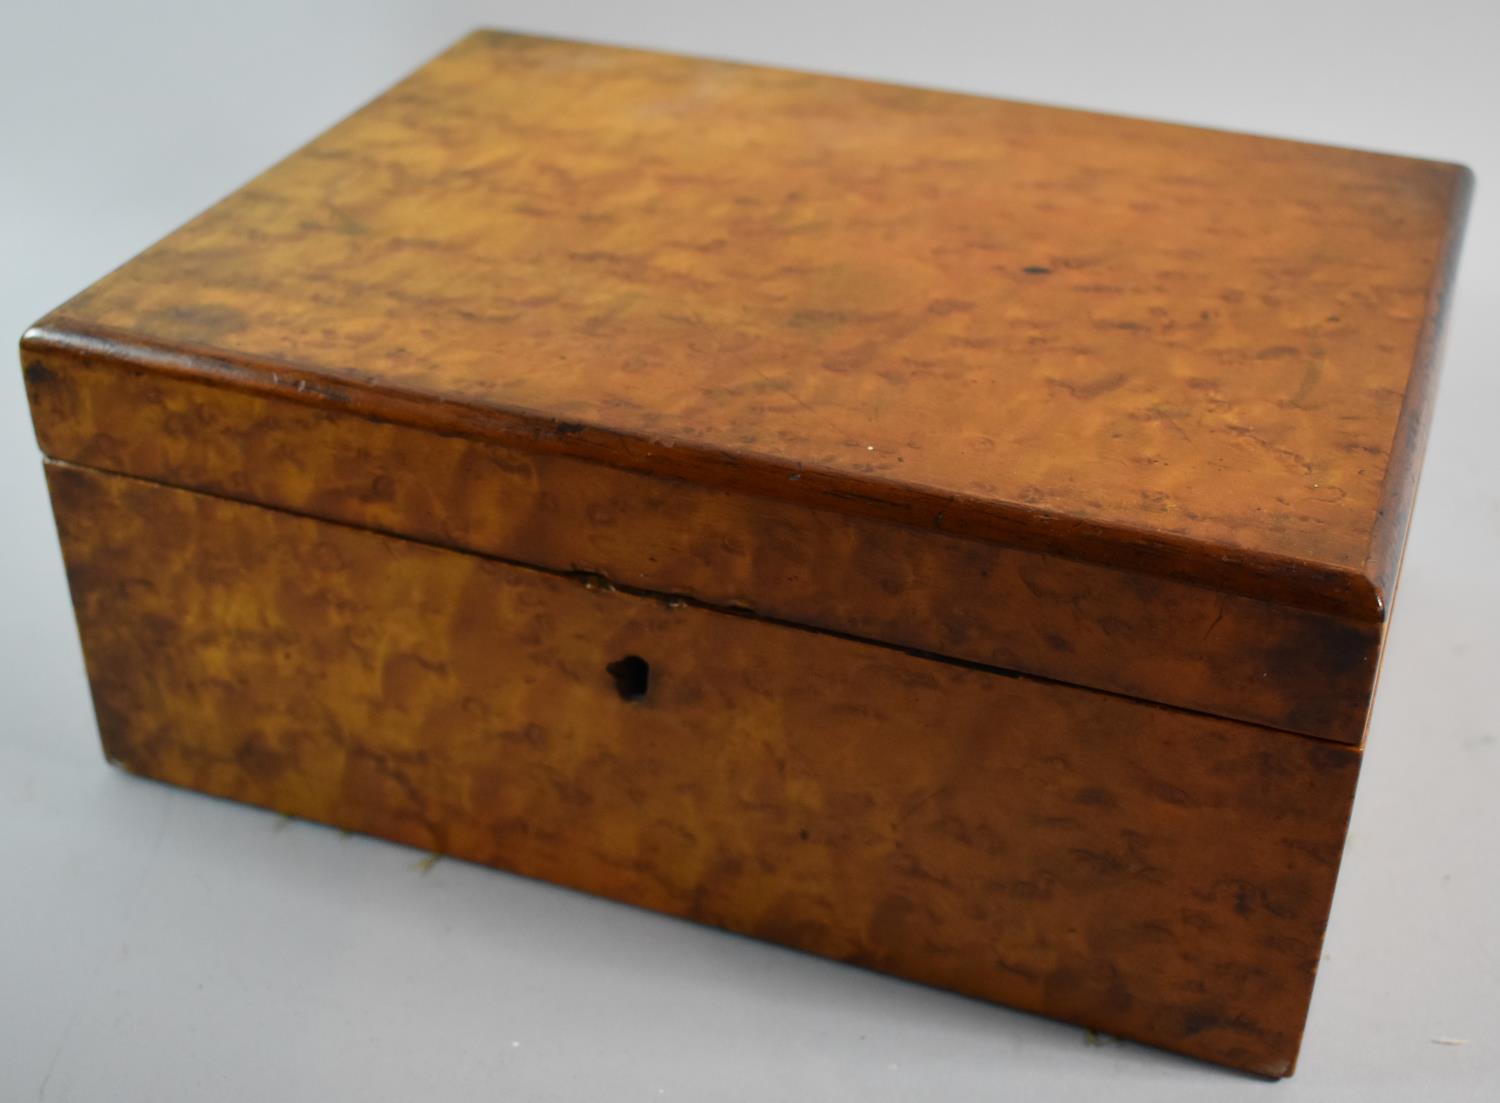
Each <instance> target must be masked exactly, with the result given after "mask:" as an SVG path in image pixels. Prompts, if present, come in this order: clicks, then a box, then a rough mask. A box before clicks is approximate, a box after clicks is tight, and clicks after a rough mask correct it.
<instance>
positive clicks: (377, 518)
mask: <svg viewBox="0 0 1500 1103" xmlns="http://www.w3.org/2000/svg"><path fill="white" fill-rule="evenodd" d="M81 352H83V353H84V354H83V355H80V353H81ZM102 359H103V358H99V357H90V356H89V355H87V354H86V352H84V350H79V349H76V348H69V349H50V350H47V351H45V352H43V351H41V350H37V349H32V350H31V352H30V362H31V366H30V368H29V369H28V372H27V384H28V388H29V390H30V394H31V402H32V407H33V409H34V410H35V411H36V420H37V424H38V426H39V429H40V435H41V443H42V447H43V449H44V450H45V451H46V452H47V454H48V455H51V456H56V457H59V458H62V459H67V460H71V461H74V462H77V463H82V464H87V465H89V466H91V467H96V468H101V469H104V470H109V471H118V472H125V473H130V474H136V475H141V476H144V477H146V478H150V479H155V480H158V481H161V482H165V483H169V484H172V485H176V486H185V487H190V488H194V489H199V490H205V491H209V492H212V493H214V494H219V495H224V496H227V497H232V498H236V499H241V500H244V501H251V502H259V503H262V504H266V505H272V506H276V507H279V508H283V509H290V510H295V511H296V512H299V513H304V514H309V515H312V516H317V517H323V518H328V519H331V520H336V521H342V522H346V523H350V524H357V525H360V526H363V527H366V528H372V529H378V530H381V531H384V532H390V533H401V534H406V535H410V536H414V537H418V538H420V539H422V540H425V541H429V542H435V543H440V544H444V545H446V546H449V547H455V548H462V549H467V550H471V551H477V552H481V553H484V554H487V555H492V556H501V557H504V558H507V559H512V560H519V561H522V562H526V563H532V564H537V565H540V566H543V567H549V568H553V569H557V570H584V571H590V572H594V573H597V574H601V575H603V576H605V577H607V578H609V579H611V580H613V581H614V582H616V583H619V584H622V585H628V586H632V587H638V588H641V589H647V590H653V591H657V592H661V593H676V594H685V595H689V596H691V597H694V598H697V599H699V600H700V601H704V602H708V603H711V604H715V605H721V606H732V607H735V608H741V609H752V610H754V611H756V612H757V613H759V614H761V615H763V616H766V617H773V618H776V619H779V620H785V621H793V622H796V623H799V624H806V625H811V626H815V627H819V628H823V629H826V630H830V631H836V632H843V633H849V634H853V635H857V636H861V637H866V638H869V639H873V640H877V641H882V642H886V643H893V644H898V645H901V646H904V647H909V648H915V649H919V650H923V651H929V652H934V653H937V654H941V655H947V656H952V657H955V658H959V659H965V660H968V661H970V662H976V663H983V664H986V665H989V666H998V667H1003V668H1005V669H1008V670H1019V671H1026V672H1029V673H1032V674H1037V675H1041V676H1045V677H1048V678H1055V679H1058V680H1061V681H1066V682H1071V683H1076V684H1081V685H1085V686H1091V687H1095V688H1099V689H1107V690H1111V691H1114V692H1117V693H1121V694H1126V695H1129V696H1131V697H1139V698H1143V699H1146V700H1150V701H1159V702H1163V703H1166V704H1171V705H1177V706H1181V707H1185V708H1190V709H1195V710H1198V711H1203V712H1209V713H1213V714H1214V715H1218V716H1227V717H1232V718H1236V719H1242V720H1248V721H1252V722H1255V723H1259V724H1264V725H1269V726H1272V727H1277V728H1282V729H1285V730H1289V731H1295V732H1301V733H1303V734H1308V735H1314V736H1318V737H1320V738H1326V739H1335V740H1339V741H1341V742H1349V743H1357V742H1358V741H1359V740H1360V739H1361V738H1362V736H1363V733H1364V728H1365V720H1366V716H1367V715H1368V707H1369V701H1370V694H1371V690H1372V686H1373V681H1374V675H1375V670H1376V658H1377V656H1378V653H1379V648H1380V644H1381V639H1382V633H1381V630H1380V626H1379V625H1376V624H1367V623H1362V622H1355V621H1350V620H1347V619H1344V618H1339V617H1334V616H1331V615H1328V614H1324V613H1315V612H1311V611H1307V610H1301V609H1295V608H1289V607H1286V606H1279V605H1274V604H1271V603H1269V602H1263V601H1257V600H1255V599H1252V598H1245V597H1239V596H1235V595H1231V594H1225V593H1221V592H1216V591H1213V590H1209V589H1207V588H1204V587H1200V586H1193V585H1189V584H1186V583H1182V582H1178V581H1176V580H1173V579H1169V578H1164V577H1161V576H1158V575H1151V574H1141V573H1138V572H1127V571H1121V570H1117V569H1114V568H1109V567H1104V566H1100V565H1098V564H1093V563H1086V562H1081V561H1078V560H1069V559H1062V558H1058V557H1056V556H1048V555H1044V554H1042V553H1039V552H1034V551H1026V550H1022V549H1018V548H1007V547H1003V546H997V545H994V544H990V543H986V542H983V541H976V540H964V539H959V538H956V537H951V536H947V535H945V534H943V533H937V532H932V531H931V530H923V529H917V528H913V527H910V526H906V525H896V524H892V523H889V522H882V521H876V520H871V519H868V518H864V517H859V516H855V515H850V514H845V513H838V512H834V511H830V510H814V509H808V508H804V507H801V506H798V505H795V504H793V503H790V502H786V501H784V500H779V499H775V498H766V497H759V496H754V495H746V494H737V493H733V492H729V491H724V490H716V489H713V488H708V487H701V486H696V485H694V484H691V483H686V482H682V481H680V480H665V479H660V478H656V477H652V476H647V475H641V474H638V473H635V472H630V471H624V470H620V469H618V468H609V467H605V466H602V465H600V464H595V463H589V462H584V461H580V460H576V459H573V458H571V457H567V456H559V455H551V454H539V453H529V452H523V451H520V450H517V449H515V448H508V447H505V446H503V445H497V444H488V443H483V442H479V441H474V440H471V439H467V438H460V437H449V436H435V435H433V434H431V433H427V432H422V431H420V430H417V429H413V428H409V427H406V426H401V425H396V424H391V423H373V422H370V421H368V420H366V419H363V418H359V417H355V416H353V415H350V414H347V413H345V412H343V411H340V410H336V409H333V410H318V409H313V408H310V407H307V406H303V405H299V404H292V403H287V402H283V401H278V400H276V399H273V398H269V397H265V396H261V395H255V394H249V393H246V392H243V391H239V390H236V389H233V388H225V387H219V386H213V385H209V384H205V383H201V382H193V381H189V380H184V379H179V378H173V377H166V376H162V375H161V374H159V373H156V372H153V371H150V370H135V371H121V370H119V369H118V367H116V366H114V365H112V364H109V363H107V362H104V363H101V360H102Z"/></svg>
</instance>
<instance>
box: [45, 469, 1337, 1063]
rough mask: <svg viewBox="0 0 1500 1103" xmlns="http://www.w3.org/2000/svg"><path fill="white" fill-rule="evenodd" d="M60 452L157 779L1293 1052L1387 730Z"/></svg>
mask: <svg viewBox="0 0 1500 1103" xmlns="http://www.w3.org/2000/svg"><path fill="white" fill-rule="evenodd" d="M48 469H49V478H50V483H51V487H52V493H53V498H54V505H55V508H56V513H57V518H58V524H59V530H60V533H61V537H62V544H63V549H64V554H65V557H66V560H67V565H68V572H69V579H70V583H71V585H72V588H73V596H74V602H75V606H76V609H77V613H78V619H79V624H80V627H81V632H82V637H83V642H84V650H85V655H86V659H87V662H88V667H89V673H90V678H91V681H92V684H93V691H94V697H95V705H96V710H97V713H98V718H99V724H100V728H101V732H102V735H103V739H104V744H105V749H106V752H107V754H108V755H109V757H110V758H111V759H112V760H114V761H116V762H117V763H119V764H120V765H122V766H124V767H125V768H127V769H129V770H132V771H135V772H137V773H141V774H144V775H148V776H151V777H155V778H160V779H162V780H165V781H169V782H173V783H176V784H179V785H185V786H188V787H191V788H194V789H199V790H202V791H205V792H209V793H214V794H217V795H220V796H225V797H230V798H233V799H236V800H242V801H248V802H251V803H254V804H259V805H263V806H266V807H268V808H273V809H277V810H279V811H282V812H286V813H291V814H294V815H299V816H304V817H307V818H310V819H315V820H320V821H323V822H326V823H331V824H336V825H338V826H341V827H345V828H349V829H352V830H358V831H364V832H369V833H371V834H375V835H380V836H384V837H386V838H390V839H394V840H398V841H400V842H404V843H408V844H411V845H413V846H419V847H422V848H425V849H430V850H434V851H441V852H443V853H446V854H451V855H455V856H458V857H461V858H467V859H471V860H474V861H478V862H483V863H486V864H490V865H494V866H498V867H501V868H504V869H509V870H514V871H516V872H519V873H523V874H526V875H529V876H533V877H539V878H544V879H546V880H549V881H554V882H557V883H560V884H564V885H569V886H572V887H575V888H579V889H583V890H586V891H589V892H594V893H599V894H602V895H605V896H609V897H612V898H615V899H618V900H623V901H628V902H630V903H633V904H638V905H642V906H645V907H649V908H655V909H658V910H660V911H663V912H667V913H670V914H673V915H679V916H685V917H689V918H692V919H696V920H701V921H703V922H707V923H713V924H717V925H721V926H724V927H728V928H731V929H733V930H737V931H741V932H744V933H747V934H751V935H755V936H758V937H762V938H766V939H770V940H773V941H777V942H781V943H785V944H787V945H791V946H795V947H798V948H801V949H804V950H810V951H812V952H815V953H819V954H824V955H827V956H830V957H834V958H838V959H841V960H846V961H850V962H855V963H858V964H861V965H866V966H870V967H873V968H877V969H881V970H884V971H888V972H891V973H894V974H898V975H901V976H905V977H910V978H912V979H915V980H919V981H924V982H928V983H932V984H936V985H941V986H944V987H947V988H952V989H955V990H957V991H960V992H964V993H967V994H970V995H975V996H979V997H983V998H986V999H992V1000H996V1001H999V1002H1003V1003H1008V1004H1012V1005H1015V1006H1017V1007H1021V1008H1025V1009H1029V1010H1033V1011H1039V1012H1042V1013H1045V1014H1049V1015H1055V1016H1058V1017H1062V1018H1067V1019H1072V1020H1075V1021H1077V1022H1080V1023H1084V1024H1086V1025H1089V1026H1092V1027H1095V1028H1098V1029H1101V1030H1105V1031H1109V1032H1111V1033H1114V1034H1118V1035H1122V1036H1126V1037H1131V1038H1135V1039H1138V1040H1142V1041H1146V1042H1150V1043H1154V1044H1157V1045H1162V1046H1166V1047H1169V1048H1172V1049H1176V1050H1179V1051H1181V1052H1184V1053H1188V1054H1191V1055H1194V1056H1198V1057H1203V1058H1206V1059H1209V1060H1213V1061H1219V1062H1223V1063H1226V1064H1231V1065H1235V1066H1237V1067H1241V1068H1246V1069H1250V1070H1253V1071H1256V1072H1259V1073H1263V1074H1266V1075H1271V1076H1279V1075H1285V1074H1286V1073H1288V1072H1289V1071H1290V1070H1291V1067H1292V1064H1293V1062H1294V1060H1295V1056H1296V1051H1297V1047H1298V1042H1299V1039H1300V1034H1301V1029H1302V1024H1303V1021H1304V1018H1305V1015H1306V1009H1307V1004H1308V999H1309V995H1310V992H1311V986H1312V980H1313V974H1314V971H1315V968H1316V965H1317V961H1318V955H1319V948H1320V944H1321V940H1322V932H1323V927H1324V923H1325V921H1326V918H1327V914H1328V909H1329V903H1330V899H1331V895H1332V891H1333V884H1334V878H1335V874H1336V870H1337V866H1338V860H1339V855H1340V852H1341V848H1342V844H1343V838H1344V831H1345V826H1346V823H1347V818H1348V813H1349V808H1350V804H1351V801H1352V797H1353V791H1354V785H1355V779H1356V776H1357V774H1358V767H1359V762H1360V755H1359V753H1358V751H1357V750H1354V749H1352V748H1348V747H1343V746H1338V745H1334V744H1331V743H1326V742H1321V741H1318V740H1311V739H1305V738H1300V737H1296V736H1291V735H1285V734H1281V733H1276V732H1270V731H1266V730H1264V729H1256V728H1251V727H1249V726H1246V725H1242V724H1237V723H1233V722H1230V721H1224V720H1217V719H1213V718H1210V717H1206V716H1202V715H1197V714H1192V713H1187V712H1182V711H1177V710H1172V709H1166V708H1161V707H1156V706H1151V705H1146V704H1142V703H1139V702H1135V701H1130V700H1127V699H1123V698H1119V697H1115V696H1112V695H1109V694H1104V693H1099V692H1094V691H1088V690H1082V689H1076V688H1072V687H1067V686H1061V685H1057V684H1053V683H1046V682H1039V681H1035V680H1032V679H1028V678H1024V677H1006V676H1002V675H998V674H995V673H992V672H988V671H983V670H976V669H970V668H965V667H962V666H959V665H955V664H951V663H944V662H938V661H933V660H929V659H924V658H919V657H916V656H913V655H910V654H906V653H903V652H901V651H899V650H896V649H893V648H888V647H881V646H875V645H870V644H864V643H858V642H853V641H850V640H847V639H841V638H836V637H832V636H827V635H822V634H819V633H815V632H810V631H804V630H798V629H794V628H788V627H784V626H780V625H775V624H769V623H765V622H762V621H758V620H755V619H753V618H751V617H745V616H732V615H727V614H724V613H721V612H715V611H711V610H707V609H703V608H700V607H696V606H693V605H689V604H683V603H682V602H680V601H666V600H653V599H650V598H646V597H639V596H630V595H625V594H621V593H616V592H612V591H610V590H608V589H601V588H599V587H598V586H597V585H595V586H590V585H586V584H584V583H583V582H581V581H580V580H578V579H574V578H570V577H565V576H561V575H557V574H549V573H544V572H541V571H535V570H529V569H525V568H519V567H515V566H511V565H506V564H502V563H498V562H495V561H491V560H486V559H484V558H481V557H477V556H472V555H466V554H461V553H457V552H452V551H448V550H443V549H438V548H434V547H431V546H427V545H423V544H418V543H414V542H410V541H404V540H398V539H394V538H389V537H385V536H381V535H378V534H375V533H371V532H368V531H363V530H358V529H353V528H348V527H345V526H342V525H338V524H332V523H328V522H323V521H316V520H311V519H308V518H303V517H297V516H293V515H290V514H286V513H281V512H277V511H274V510H269V509H264V508H260V507H255V506H250V505H246V504H243V503H238V502H231V501H227V500H223V499H219V498H214V497H210V496H206V495H201V494H195V493H192V492H188V491H183V490H177V489H169V488H166V487H163V486H160V485H156V484H152V483H147V482H144V481H139V480H135V479H131V478H127V477H123V476H117V475H108V474H103V473H99V472H95V471H90V470H88V469H84V468H78V467H72V466H69V465H66V464H60V463H50V464H49V465H48Z"/></svg>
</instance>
